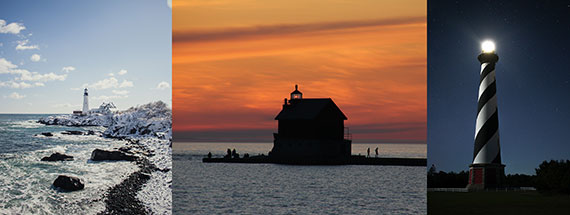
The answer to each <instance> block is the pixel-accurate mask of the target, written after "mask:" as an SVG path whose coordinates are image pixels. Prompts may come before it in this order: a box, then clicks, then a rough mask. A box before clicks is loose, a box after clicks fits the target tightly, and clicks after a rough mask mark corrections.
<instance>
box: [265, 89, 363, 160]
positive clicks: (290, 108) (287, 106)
mask: <svg viewBox="0 0 570 215" xmlns="http://www.w3.org/2000/svg"><path fill="white" fill-rule="evenodd" d="M275 119H276V120H278V132H277V133H274V138H275V139H274V142H273V149H272V150H271V154H270V156H271V158H272V159H274V160H276V161H277V162H283V163H336V162H338V163H342V162H344V161H346V160H347V159H349V158H350V154H351V142H352V141H351V140H347V139H345V138H344V137H345V134H344V120H347V117H346V116H345V115H344V113H343V112H342V111H341V110H340V108H339V107H338V106H337V105H336V104H335V103H334V102H333V100H332V99H330V98H319V99H304V98H303V93H301V92H300V91H299V89H298V87H297V85H295V91H293V92H292V93H291V98H290V99H289V100H287V99H285V103H284V104H283V109H282V110H281V112H279V114H278V115H277V116H276V117H275Z"/></svg>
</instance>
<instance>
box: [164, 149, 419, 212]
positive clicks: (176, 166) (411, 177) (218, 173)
mask: <svg viewBox="0 0 570 215" xmlns="http://www.w3.org/2000/svg"><path fill="white" fill-rule="evenodd" d="M177 144H178V145H177ZM355 145H356V144H355ZM372 145H380V148H381V149H385V152H384V155H386V156H391V157H402V156H396V155H397V154H406V155H407V156H404V157H425V144H424V145H418V144H413V145H407V144H404V145H401V144H396V145H397V146H393V147H391V146H387V145H384V144H372ZM406 145H407V146H406ZM208 146H209V149H208ZM368 147H371V146H366V145H363V146H356V148H358V149H360V148H364V149H366V148H368ZM226 148H232V149H233V148H236V149H237V150H238V152H240V153H241V154H243V153H246V152H247V153H249V154H251V155H256V154H260V153H264V152H265V153H266V152H267V151H268V150H267V149H271V144H263V143H262V144H259V143H254V144H242V143H233V144H232V143H183V144H180V143H174V146H173V149H174V155H173V177H174V179H173V180H174V181H173V212H174V214H228V213H234V214H426V213H427V212H426V168H425V167H399V166H356V165H343V166H294V165H278V164H224V163H202V161H201V159H202V158H203V157H204V154H205V153H204V152H206V153H207V151H212V153H214V155H215V156H221V155H223V154H224V153H225V149H226ZM374 148H375V147H373V148H372V149H374ZM395 148H398V149H399V150H397V149H395ZM354 149H355V147H354V146H353V154H355V153H354ZM360 150H361V149H360ZM364 153H366V152H364ZM381 155H382V153H381ZM414 155H416V156H414ZM422 155H423V156H422Z"/></svg>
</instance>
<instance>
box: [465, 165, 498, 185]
mask: <svg viewBox="0 0 570 215" xmlns="http://www.w3.org/2000/svg"><path fill="white" fill-rule="evenodd" d="M504 185H505V165H503V164H471V165H469V183H468V184H467V189H468V190H469V191H477V190H485V189H494V188H502V187H504Z"/></svg>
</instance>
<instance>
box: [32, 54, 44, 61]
mask: <svg viewBox="0 0 570 215" xmlns="http://www.w3.org/2000/svg"><path fill="white" fill-rule="evenodd" d="M41 59H42V56H40V55H39V54H33V55H32V56H31V57H30V60H32V61H34V62H38V61H40V60H41Z"/></svg>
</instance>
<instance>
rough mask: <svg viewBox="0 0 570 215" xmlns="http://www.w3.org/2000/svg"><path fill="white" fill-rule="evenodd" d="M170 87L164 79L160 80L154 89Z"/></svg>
mask: <svg viewBox="0 0 570 215" xmlns="http://www.w3.org/2000/svg"><path fill="white" fill-rule="evenodd" d="M169 87H170V84H169V83H168V82H166V81H162V82H160V83H158V85H157V86H156V88H155V89H157V90H164V89H168V88H169Z"/></svg>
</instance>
